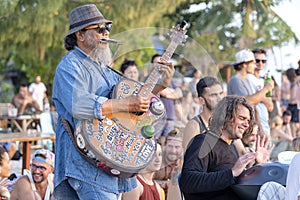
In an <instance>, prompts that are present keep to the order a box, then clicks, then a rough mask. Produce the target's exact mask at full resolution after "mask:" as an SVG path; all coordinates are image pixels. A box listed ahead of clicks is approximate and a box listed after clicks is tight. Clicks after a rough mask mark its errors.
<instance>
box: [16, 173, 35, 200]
mask: <svg viewBox="0 0 300 200" xmlns="http://www.w3.org/2000/svg"><path fill="white" fill-rule="evenodd" d="M30 191H31V185H30V181H29V179H28V177H27V176H22V177H20V178H19V179H18V180H17V182H16V183H15V185H14V187H13V189H12V192H11V200H14V199H23V198H21V197H22V195H23V194H24V193H28V192H30Z"/></svg>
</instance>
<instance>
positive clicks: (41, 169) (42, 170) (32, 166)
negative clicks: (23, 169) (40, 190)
mask: <svg viewBox="0 0 300 200" xmlns="http://www.w3.org/2000/svg"><path fill="white" fill-rule="evenodd" d="M30 168H31V169H32V170H37V169H39V170H40V171H41V172H44V171H45V170H46V169H47V168H46V167H44V166H39V165H36V164H33V163H31V164H30Z"/></svg>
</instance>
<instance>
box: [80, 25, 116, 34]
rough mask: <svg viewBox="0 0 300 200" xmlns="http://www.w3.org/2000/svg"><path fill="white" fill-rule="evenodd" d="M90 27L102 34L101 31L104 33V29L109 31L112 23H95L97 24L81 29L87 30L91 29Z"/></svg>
mask: <svg viewBox="0 0 300 200" xmlns="http://www.w3.org/2000/svg"><path fill="white" fill-rule="evenodd" d="M92 29H93V30H96V31H97V32H98V33H99V34H103V33H105V31H108V32H110V31H111V29H112V24H97V25H93V26H89V27H86V28H84V29H82V30H83V31H87V30H92Z"/></svg>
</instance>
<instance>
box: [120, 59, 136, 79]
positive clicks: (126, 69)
mask: <svg viewBox="0 0 300 200" xmlns="http://www.w3.org/2000/svg"><path fill="white" fill-rule="evenodd" d="M120 70H121V72H122V73H123V74H124V76H126V77H127V78H130V79H132V80H135V81H139V67H138V65H137V64H136V62H135V61H134V60H128V59H125V60H124V62H123V63H122V65H121V68H120Z"/></svg>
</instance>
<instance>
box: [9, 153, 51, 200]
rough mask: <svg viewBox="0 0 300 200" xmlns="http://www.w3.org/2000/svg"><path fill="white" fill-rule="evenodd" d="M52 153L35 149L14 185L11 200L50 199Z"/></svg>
mask: <svg viewBox="0 0 300 200" xmlns="http://www.w3.org/2000/svg"><path fill="white" fill-rule="evenodd" d="M54 159H55V156H54V154H53V153H52V152H51V151H49V150H45V149H39V150H36V151H35V153H34V156H33V159H32V162H31V164H30V168H31V171H29V170H27V171H26V172H25V175H24V176H22V177H21V178H20V179H19V180H18V181H17V182H16V184H15V185H14V188H13V190H12V193H11V200H16V199H18V200H23V199H24V200H27V199H35V200H37V199H47V200H50V199H51V196H52V193H53V189H54V185H53V184H54V179H53V177H54V175H53V172H54Z"/></svg>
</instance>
